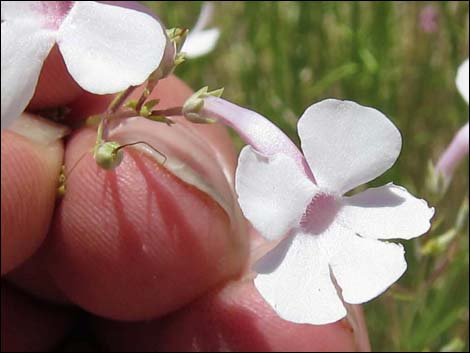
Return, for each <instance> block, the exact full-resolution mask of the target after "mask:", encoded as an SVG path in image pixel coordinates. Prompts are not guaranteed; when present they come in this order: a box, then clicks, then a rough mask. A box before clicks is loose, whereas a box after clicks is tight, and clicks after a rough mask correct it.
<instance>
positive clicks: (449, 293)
mask: <svg viewBox="0 0 470 353" xmlns="http://www.w3.org/2000/svg"><path fill="white" fill-rule="evenodd" d="M429 4H430V3H427V2H382V1H380V2H326V1H325V2H321V1H318V2H294V1H292V2H282V1H281V2H238V1H235V2H224V3H216V16H215V20H214V23H213V24H214V25H216V26H218V27H219V28H220V29H221V32H222V36H221V39H220V42H219V43H218V45H217V48H216V50H215V51H214V52H213V53H211V54H210V55H208V56H206V57H203V58H200V59H196V60H193V61H191V62H188V63H186V64H184V65H182V66H181V67H180V68H178V69H177V72H176V73H177V74H178V75H179V76H180V77H182V78H183V79H184V80H185V81H187V82H188V83H189V84H190V85H191V86H192V87H193V88H195V89H196V88H199V87H202V86H205V85H209V86H210V87H211V88H217V87H221V86H223V87H225V94H224V97H225V98H227V99H229V100H231V101H233V102H235V103H238V104H240V105H242V106H245V107H248V108H250V109H253V110H256V111H258V112H259V113H261V114H263V115H265V116H267V117H269V118H270V119H271V120H272V121H274V122H275V123H276V124H277V125H278V126H280V127H281V128H282V129H283V130H284V131H285V132H286V133H287V134H288V135H289V136H291V137H292V139H293V140H294V141H297V142H298V139H297V135H296V122H297V119H298V117H299V116H300V115H301V114H302V112H303V111H304V109H305V108H306V107H308V106H309V105H311V104H312V103H314V102H317V101H320V100H322V99H324V98H327V97H335V98H340V99H348V100H354V101H356V102H358V103H360V104H362V105H368V106H373V107H375V108H377V109H379V110H381V111H382V112H384V113H385V114H386V115H387V116H388V117H390V118H391V119H392V120H393V121H394V123H395V124H396V125H397V126H398V127H399V129H400V130H401V132H402V135H403V140H404V144H403V149H402V154H401V156H400V158H399V160H398V162H397V164H396V165H395V166H394V167H393V168H392V169H391V170H390V171H389V172H387V173H386V174H385V175H383V176H382V177H380V178H379V179H378V180H376V181H374V182H372V183H371V185H381V184H383V183H385V182H389V181H392V180H393V181H394V182H395V183H396V184H399V185H404V186H405V187H407V188H408V189H409V190H410V191H411V192H413V193H415V194H417V195H420V196H421V197H424V198H426V199H428V200H432V203H433V205H434V206H436V209H437V215H436V217H435V220H434V225H433V228H432V230H431V232H430V233H429V234H428V235H427V236H425V237H422V238H419V239H416V240H412V241H408V242H404V243H405V246H406V249H407V260H408V265H409V269H408V271H407V273H406V275H405V276H404V277H403V278H402V279H401V280H400V281H399V283H398V284H397V285H395V286H394V287H393V288H392V289H391V290H389V291H388V292H387V293H386V294H384V295H382V296H381V297H380V298H379V299H376V300H374V301H372V302H371V303H369V304H366V305H365V311H366V315H367V322H368V327H369V334H370V338H371V342H372V347H373V349H374V350H375V351H389V350H390V351H468V350H469V338H468V336H469V335H468V332H469V310H468V304H469V280H468V278H469V238H468V196H467V195H468V190H469V183H468V179H469V178H468V159H467V160H466V161H465V163H463V164H462V165H461V167H460V168H459V169H458V170H457V172H456V175H455V177H454V179H453V182H452V184H451V186H450V188H449V189H448V191H447V193H446V194H445V195H444V197H442V198H440V199H439V198H437V197H436V195H435V194H433V193H432V192H431V190H429V189H427V188H426V186H425V185H426V177H427V165H428V162H429V161H436V159H437V158H438V156H439V154H440V153H441V152H442V151H443V149H444V148H445V146H446V144H447V143H448V142H449V141H450V140H451V138H452V136H453V134H454V133H455V132H456V131H457V129H458V128H459V127H460V126H462V125H463V124H464V123H465V122H466V121H467V120H468V117H469V110H468V105H467V104H466V103H465V102H464V101H463V99H462V98H461V97H460V96H459V94H458V92H457V89H456V87H455V83H454V79H455V73H456V69H457V67H458V65H459V64H460V63H461V62H462V61H463V60H464V59H465V58H467V57H468V50H469V31H468V30H469V3H468V1H464V2H438V3H437V2H436V3H432V5H433V6H434V7H435V9H436V10H437V13H438V30H437V31H436V32H435V33H426V32H424V31H423V30H422V29H421V28H420V25H419V14H420V11H421V10H422V9H423V8H424V7H425V6H426V5H429ZM200 5H201V4H200V2H178V1H175V2H163V3H157V4H155V3H153V2H152V5H151V6H153V8H154V9H155V10H156V11H157V13H158V14H159V15H160V17H161V18H162V19H163V20H164V22H165V24H166V25H167V26H168V27H172V26H180V27H188V28H190V27H191V26H192V25H193V24H194V23H195V21H196V18H197V16H198V13H199V9H200ZM233 136H234V142H235V143H236V145H237V146H239V147H240V146H241V145H242V142H241V141H240V140H239V139H238V138H237V137H236V136H235V135H233ZM459 212H460V218H461V219H460V221H459V222H457V223H458V225H456V220H457V218H458V216H459Z"/></svg>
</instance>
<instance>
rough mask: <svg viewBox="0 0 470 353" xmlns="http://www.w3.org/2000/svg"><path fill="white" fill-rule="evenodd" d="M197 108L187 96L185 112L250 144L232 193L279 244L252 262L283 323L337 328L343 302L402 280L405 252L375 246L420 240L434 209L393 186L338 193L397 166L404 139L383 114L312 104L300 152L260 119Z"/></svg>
mask: <svg viewBox="0 0 470 353" xmlns="http://www.w3.org/2000/svg"><path fill="white" fill-rule="evenodd" d="M190 101H191V100H190ZM202 102H203V103H202V105H201V104H200V101H198V100H197V99H194V97H192V104H188V105H187V107H190V106H192V107H194V110H193V112H194V111H197V114H199V117H200V118H201V119H204V117H208V118H216V119H218V120H219V121H221V122H223V123H225V124H227V125H229V126H231V127H233V128H235V129H236V130H237V132H238V133H239V134H240V135H241V136H242V138H244V139H245V140H246V141H247V142H248V143H249V144H250V146H247V147H245V148H244V149H243V150H242V152H241V154H240V157H239V163H238V167H237V172H236V191H237V193H238V196H239V203H240V206H241V208H242V211H243V213H244V214H245V216H246V218H247V219H248V220H249V221H250V222H251V223H252V225H253V226H254V227H255V228H256V229H257V230H258V231H259V233H260V234H261V235H262V236H264V237H265V238H266V239H268V240H271V241H275V242H278V244H277V246H276V247H275V248H274V249H273V250H272V251H271V252H269V253H268V254H267V255H265V256H264V258H262V259H261V260H260V261H259V262H258V263H257V265H256V271H257V272H258V276H257V277H256V279H255V285H256V288H257V289H258V291H259V292H260V294H261V295H262V296H263V298H264V299H265V300H266V301H267V302H268V303H269V304H270V305H271V306H272V307H273V309H274V310H275V311H276V312H277V313H278V314H279V315H280V316H281V317H282V318H284V319H286V320H289V321H293V322H297V323H309V324H327V323H331V322H334V321H337V320H339V319H341V318H343V317H344V316H345V315H346V309H345V305H344V304H343V301H344V302H346V303H351V304H359V303H364V302H367V301H369V300H371V299H373V298H375V297H376V296H378V295H379V294H381V293H382V292H383V291H385V290H386V289H387V288H388V287H389V286H390V285H392V284H393V283H394V282H395V281H397V280H398V279H399V278H400V277H401V275H402V274H403V273H404V272H405V270H406V267H407V265H406V261H405V257H404V253H405V251H404V249H403V246H402V245H400V244H397V243H393V242H388V241H382V240H390V239H411V238H414V237H418V236H420V235H422V234H424V233H426V232H427V231H428V230H429V228H430V219H431V218H432V216H433V214H434V209H433V208H430V207H428V204H427V203H426V201H424V200H422V199H417V198H415V197H414V196H412V195H411V194H410V193H409V192H408V191H407V190H406V189H404V188H403V187H400V186H396V185H394V184H391V183H389V184H387V185H385V186H382V187H377V188H370V189H367V190H366V191H364V192H361V193H357V194H354V195H352V196H349V195H345V194H346V193H347V192H348V191H350V190H353V189H354V188H356V187H357V186H359V185H362V184H364V183H367V182H369V181H371V180H373V179H375V178H376V177H378V176H380V175H381V174H382V173H384V172H385V171H386V170H387V169H389V168H390V167H391V166H392V165H393V164H394V163H395V161H396V159H397V157H398V155H399V153H400V149H401V143H402V142H401V136H400V133H399V131H398V130H397V128H396V127H395V126H394V125H393V124H392V123H391V121H390V120H389V119H387V117H386V116H385V115H383V114H382V113H381V112H379V111H377V110H375V109H372V108H367V107H363V106H360V105H358V104H356V103H354V102H349V101H339V100H334V99H328V100H325V101H322V102H320V103H317V104H314V105H312V106H311V107H309V108H308V109H307V110H306V111H305V113H304V114H303V116H302V117H301V118H300V120H299V123H298V131H299V135H300V139H301V141H302V149H303V153H304V154H303V155H302V153H301V152H300V151H299V150H298V149H297V148H296V146H295V145H294V144H293V143H292V142H291V141H290V140H289V139H288V138H287V137H286V136H285V135H284V134H283V133H282V132H281V131H280V130H279V129H278V128H276V127H275V126H274V125H273V124H272V123H270V122H269V121H268V120H266V119H264V118H263V117H261V116H260V115H259V114H257V113H254V112H251V111H247V110H245V109H243V108H240V107H238V106H236V105H234V104H232V103H229V102H227V101H224V100H222V99H220V98H216V97H210V96H206V97H204V98H203V100H202ZM186 113H187V112H186ZM187 115H188V116H189V117H190V118H191V119H193V120H195V119H196V118H197V117H196V116H195V115H191V114H187Z"/></svg>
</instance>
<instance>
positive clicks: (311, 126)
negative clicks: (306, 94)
mask: <svg viewBox="0 0 470 353" xmlns="http://www.w3.org/2000/svg"><path fill="white" fill-rule="evenodd" d="M298 131H299V136H300V140H301V142H302V150H303V152H304V155H305V158H306V159H307V161H308V164H309V166H310V168H311V170H312V172H313V174H314V176H315V180H316V181H317V183H318V186H319V187H321V188H326V189H327V190H330V191H332V192H336V193H339V194H344V193H345V192H347V191H349V190H351V189H353V188H355V187H356V186H359V185H361V184H364V183H366V182H368V181H370V180H373V179H375V178H376V177H378V176H379V175H381V174H382V173H384V172H385V171H386V170H387V169H389V168H390V167H391V166H392V165H393V164H394V163H395V161H396V159H397V157H398V155H399V153H400V149H401V136H400V132H399V131H398V129H397V128H396V127H395V125H393V124H392V122H391V121H390V120H389V119H388V118H387V117H386V116H385V115H383V114H382V113H381V112H379V111H378V110H376V109H373V108H368V107H363V106H361V105H359V104H357V103H354V102H349V101H340V100H336V99H327V100H324V101H322V102H320V103H317V104H314V105H312V106H310V107H309V108H308V109H307V110H306V111H305V113H304V114H303V115H302V117H301V118H300V120H299V124H298Z"/></svg>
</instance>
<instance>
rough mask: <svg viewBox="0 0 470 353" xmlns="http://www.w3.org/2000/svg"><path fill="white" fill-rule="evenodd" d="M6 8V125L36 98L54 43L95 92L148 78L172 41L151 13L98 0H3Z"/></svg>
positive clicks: (71, 70) (79, 79)
mask: <svg viewBox="0 0 470 353" xmlns="http://www.w3.org/2000/svg"><path fill="white" fill-rule="evenodd" d="M1 11H2V32H1V33H2V53H1V55H2V59H1V60H2V64H1V68H2V71H1V76H2V79H1V80H2V113H1V126H2V128H4V127H6V126H8V125H9V124H10V123H11V121H12V120H13V119H15V118H16V117H17V116H19V115H20V114H21V112H22V111H23V110H24V109H25V107H26V106H27V104H28V102H29V101H30V100H31V98H32V96H33V94H34V90H35V87H36V84H37V81H38V78H39V73H40V71H41V68H42V65H43V63H44V61H45V59H46V58H47V56H48V54H49V52H50V50H51V49H52V47H53V46H54V45H55V44H57V46H58V48H59V50H60V52H61V54H62V57H63V59H64V62H65V65H66V66H67V69H68V71H69V73H70V75H71V76H72V77H73V79H74V80H75V81H76V82H77V83H78V85H80V86H81V87H82V88H83V89H85V90H86V91H89V92H91V93H96V94H110V93H116V92H119V91H122V90H124V89H126V88H127V87H129V86H134V85H138V84H141V83H142V82H144V81H145V80H146V79H147V77H148V76H149V75H150V74H151V73H152V72H153V71H155V70H156V69H157V68H158V67H159V65H160V63H161V61H162V58H163V55H164V50H165V47H166V44H167V36H166V33H165V30H164V28H163V27H162V26H161V24H160V23H159V22H158V21H157V20H155V19H154V18H152V17H151V16H149V15H147V14H144V13H141V12H138V11H135V10H131V9H125V8H121V7H117V6H111V5H106V4H100V3H97V2H93V1H75V2H74V1H21V2H20V1H2V3H1Z"/></svg>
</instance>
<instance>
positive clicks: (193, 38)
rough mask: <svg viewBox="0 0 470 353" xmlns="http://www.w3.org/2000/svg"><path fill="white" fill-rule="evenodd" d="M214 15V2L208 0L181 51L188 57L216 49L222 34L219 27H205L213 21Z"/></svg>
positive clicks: (195, 56)
mask: <svg viewBox="0 0 470 353" xmlns="http://www.w3.org/2000/svg"><path fill="white" fill-rule="evenodd" d="M213 15H214V4H213V3H212V2H211V1H206V2H204V4H203V5H202V9H201V13H200V14H199V18H198V20H197V22H196V24H195V25H194V28H193V29H192V30H190V31H189V35H188V37H187V38H186V40H185V42H184V44H183V47H182V48H181V51H182V52H184V53H185V54H186V57H188V58H197V57H199V56H203V55H206V54H208V53H209V52H211V51H212V50H214V48H215V46H216V44H217V41H218V39H219V36H220V31H219V29H218V28H211V29H205V28H206V27H207V26H208V25H209V23H210V22H211V21H212V17H213Z"/></svg>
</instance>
